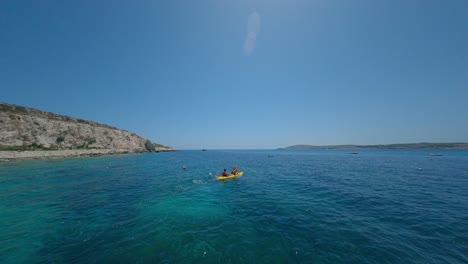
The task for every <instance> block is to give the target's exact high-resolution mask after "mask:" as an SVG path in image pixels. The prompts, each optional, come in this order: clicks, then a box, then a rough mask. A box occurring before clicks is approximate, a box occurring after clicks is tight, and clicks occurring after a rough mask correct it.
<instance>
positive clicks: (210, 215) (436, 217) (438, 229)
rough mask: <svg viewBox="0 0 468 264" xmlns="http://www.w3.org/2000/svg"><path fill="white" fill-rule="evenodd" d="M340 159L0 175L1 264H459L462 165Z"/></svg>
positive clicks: (464, 259)
mask: <svg viewBox="0 0 468 264" xmlns="http://www.w3.org/2000/svg"><path fill="white" fill-rule="evenodd" d="M349 152H350V151H342V150H328V151H326V150H320V151H319V150H317V151H278V150H270V151H206V152H202V151H178V152H173V153H151V154H137V155H121V156H105V157H93V158H73V159H64V160H48V161H21V162H10V163H0V263H468V151H454V150H452V151H438V152H441V153H443V154H444V156H441V157H432V156H430V155H429V154H430V153H431V151H427V150H406V151H401V150H374V151H370V150H361V151H359V155H350V154H349ZM269 154H271V155H273V157H268V155H269ZM234 165H238V166H239V170H240V171H244V176H242V177H240V178H237V179H233V180H229V181H224V182H223V181H216V180H214V179H213V176H210V175H209V174H210V173H212V175H214V174H215V173H216V172H220V171H221V170H222V169H224V168H226V169H228V170H230V169H231V168H232V167H233V166H234ZM182 166H186V167H187V170H185V171H184V170H182ZM419 168H421V170H420V169H419Z"/></svg>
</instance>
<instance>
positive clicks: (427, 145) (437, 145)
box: [279, 142, 468, 150]
mask: <svg viewBox="0 0 468 264" xmlns="http://www.w3.org/2000/svg"><path fill="white" fill-rule="evenodd" d="M282 149H290V150H294V149H297V150H300V149H304V150H305V149H468V143H426V142H423V143H405V144H386V145H327V146H314V145H294V146H289V147H286V148H279V150H282Z"/></svg>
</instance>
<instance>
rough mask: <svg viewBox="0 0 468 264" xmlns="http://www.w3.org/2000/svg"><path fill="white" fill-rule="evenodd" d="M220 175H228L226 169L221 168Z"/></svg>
mask: <svg viewBox="0 0 468 264" xmlns="http://www.w3.org/2000/svg"><path fill="white" fill-rule="evenodd" d="M221 175H222V176H229V175H228V173H227V171H226V169H224V170H223V173H221Z"/></svg>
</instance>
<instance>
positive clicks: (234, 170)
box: [231, 166, 237, 175]
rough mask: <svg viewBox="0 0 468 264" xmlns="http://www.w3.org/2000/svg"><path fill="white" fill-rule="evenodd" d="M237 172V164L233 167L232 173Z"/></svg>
mask: <svg viewBox="0 0 468 264" xmlns="http://www.w3.org/2000/svg"><path fill="white" fill-rule="evenodd" d="M236 173H237V166H235V167H234V168H232V170H231V174H234V175H236Z"/></svg>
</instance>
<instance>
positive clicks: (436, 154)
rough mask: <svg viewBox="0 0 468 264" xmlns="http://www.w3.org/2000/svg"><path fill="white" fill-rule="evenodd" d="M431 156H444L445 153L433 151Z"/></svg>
mask: <svg viewBox="0 0 468 264" xmlns="http://www.w3.org/2000/svg"><path fill="white" fill-rule="evenodd" d="M431 156H443V155H442V154H440V153H431Z"/></svg>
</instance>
